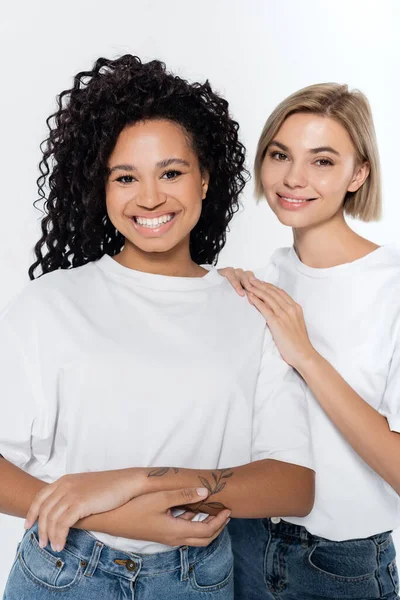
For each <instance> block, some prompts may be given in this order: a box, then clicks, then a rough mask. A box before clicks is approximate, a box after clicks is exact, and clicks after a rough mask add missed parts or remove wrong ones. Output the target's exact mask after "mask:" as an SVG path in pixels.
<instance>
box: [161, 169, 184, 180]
mask: <svg viewBox="0 0 400 600" xmlns="http://www.w3.org/2000/svg"><path fill="white" fill-rule="evenodd" d="M179 175H182V172H181V171H166V172H165V173H163V179H176V178H177V177H179Z"/></svg>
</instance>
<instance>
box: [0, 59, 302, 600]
mask: <svg viewBox="0 0 400 600" xmlns="http://www.w3.org/2000/svg"><path fill="white" fill-rule="evenodd" d="M48 123H49V127H50V135H49V138H48V140H47V143H46V144H45V147H44V156H43V160H42V162H41V173H42V176H41V177H40V178H39V182H38V183H39V191H40V196H41V198H42V199H45V208H46V212H47V214H46V216H45V217H44V219H43V221H42V237H41V239H40V240H39V242H38V244H37V245H36V261H35V262H34V264H33V265H32V267H31V268H30V276H31V278H32V279H35V281H34V282H32V283H31V284H30V285H29V286H27V288H26V289H25V290H24V291H23V292H22V294H21V295H20V296H19V297H18V298H17V299H16V300H15V301H14V302H12V303H11V305H10V306H9V307H8V308H7V309H6V310H5V311H4V312H3V314H2V315H1V319H0V333H1V336H0V339H1V343H0V365H1V366H0V380H1V386H2V392H3V393H2V394H1V398H2V400H1V402H2V419H1V423H0V452H1V454H2V456H3V458H2V459H1V460H0V477H1V480H2V482H4V483H3V485H2V486H1V491H0V510H1V511H2V512H4V513H9V514H12V515H15V516H20V517H26V523H25V527H26V529H27V531H26V533H25V535H24V537H23V540H22V542H21V544H20V546H19V550H18V552H17V556H16V559H15V562H14V565H13V567H12V570H11V573H10V576H9V580H8V584H7V587H6V592H5V599H6V600H16V599H18V600H26V599H29V600H36V599H40V600H46V599H50V598H53V597H54V593H57V592H64V593H67V594H68V597H70V598H75V599H77V600H80V599H83V598H84V599H85V600H92V599H96V600H98V599H100V598H107V599H109V598H120V599H122V598H135V599H136V600H147V599H150V598H151V599H152V600H154V599H156V598H163V600H166V599H168V598H171V599H172V598H173V599H178V598H186V599H189V598H196V597H199V593H201V595H202V597H204V598H206V597H207V598H213V597H214V596H217V597H218V598H220V599H221V600H225V599H231V598H232V597H233V578H232V553H231V548H230V542H229V537H228V534H227V532H226V530H225V525H226V523H227V520H228V517H229V514H232V515H233V516H238V517H262V516H273V515H278V514H279V515H282V514H283V515H298V516H301V515H305V514H307V513H308V512H309V511H310V509H311V506H312V503H313V471H312V470H311V469H310V468H309V467H311V466H312V463H311V459H310V449H309V431H308V418H307V408H306V402H305V395H304V387H303V383H302V381H301V379H300V378H299V377H298V376H297V374H296V373H295V372H294V371H293V370H292V369H291V368H290V367H288V366H287V365H286V363H285V362H284V361H283V360H282V359H281V357H280V356H279V353H278V352H277V350H276V348H275V346H274V344H273V343H272V341H271V338H270V337H268V336H267V334H265V323H264V320H263V318H262V316H261V315H260V314H258V313H257V312H256V311H254V310H253V309H252V307H250V306H249V305H248V303H246V302H244V301H243V299H241V298H239V297H238V296H237V295H236V294H235V292H234V291H233V290H232V288H231V287H230V285H229V284H228V283H227V282H226V280H225V279H224V278H223V277H221V276H220V275H219V274H218V272H217V271H216V270H215V269H214V268H213V267H212V266H211V265H212V264H213V262H214V261H215V259H216V257H217V255H218V252H219V251H220V250H221V248H222V247H223V245H224V243H225V235H226V229H227V225H228V223H229V221H230V219H231V217H232V215H233V213H234V212H235V210H236V208H237V203H238V195H239V194H240V192H241V190H242V188H243V185H244V183H245V178H246V174H247V172H246V170H245V168H244V148H243V146H242V145H241V143H240V142H239V140H238V135H237V131H238V125H237V123H236V122H235V121H233V120H232V119H231V117H230V116H229V112H228V104H227V102H226V101H225V100H224V99H222V98H220V97H219V96H217V95H216V94H215V93H214V92H213V91H212V89H211V87H210V85H209V84H208V83H207V82H206V83H205V84H198V83H195V84H189V83H188V82H186V81H184V80H182V79H181V78H179V77H176V76H174V75H172V74H170V73H168V72H167V71H166V69H165V66H164V65H163V64H162V63H160V62H159V61H152V62H150V63H147V64H142V63H141V61H140V60H139V59H138V58H137V57H133V56H130V55H127V56H123V57H121V58H119V59H117V60H114V61H113V60H105V59H99V60H98V61H97V62H96V64H95V66H94V68H93V70H92V71H89V72H83V73H79V74H78V75H77V76H76V77H75V80H74V86H73V88H72V89H70V90H67V91H65V92H63V93H62V94H61V95H60V96H59V105H58V111H57V112H56V113H55V114H54V115H53V116H52V117H51V118H50V119H49V121H48ZM47 188H48V190H49V191H48V197H47V198H46V195H47ZM201 263H205V264H207V265H209V266H208V267H207V268H205V267H203V266H200V265H201ZM37 273H39V274H42V275H43V276H42V277H39V278H37V279H36V274H37ZM256 384H257V389H256ZM283 389H284V393H285V396H286V397H287V398H285V400H286V401H285V403H283V402H282V393H283ZM258 390H260V391H258ZM283 410H284V413H283ZM288 411H289V416H287V415H288ZM253 418H254V425H253ZM283 423H284V426H283ZM278 425H279V427H278ZM251 461H253V462H251ZM165 465H168V466H165ZM236 465H241V466H239V467H237V466H236ZM199 486H201V487H199ZM189 505H190V506H189ZM176 507H178V509H176ZM173 509H176V511H175V510H173Z"/></svg>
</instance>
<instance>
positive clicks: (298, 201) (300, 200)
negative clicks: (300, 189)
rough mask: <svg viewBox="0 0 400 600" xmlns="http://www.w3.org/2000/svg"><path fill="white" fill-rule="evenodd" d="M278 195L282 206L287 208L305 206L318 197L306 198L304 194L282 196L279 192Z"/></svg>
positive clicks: (294, 208) (292, 208) (293, 208)
mask: <svg viewBox="0 0 400 600" xmlns="http://www.w3.org/2000/svg"><path fill="white" fill-rule="evenodd" d="M277 196H278V199H279V203H280V204H281V206H282V207H283V208H286V209H287V210H297V209H299V208H303V207H304V206H307V204H308V203H310V202H312V201H313V200H316V198H305V197H304V196H303V197H301V196H297V197H296V196H282V195H281V194H277Z"/></svg>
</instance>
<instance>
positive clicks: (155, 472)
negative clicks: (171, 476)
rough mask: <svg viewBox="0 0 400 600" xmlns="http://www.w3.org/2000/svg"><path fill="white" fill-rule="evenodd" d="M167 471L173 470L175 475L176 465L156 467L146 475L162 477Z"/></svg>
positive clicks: (177, 470) (177, 471) (176, 471)
mask: <svg viewBox="0 0 400 600" xmlns="http://www.w3.org/2000/svg"><path fill="white" fill-rule="evenodd" d="M168 471H173V472H174V473H175V475H176V474H177V473H179V469H177V468H176V467H157V468H156V469H152V470H151V471H150V473H149V474H148V475H147V477H162V476H163V475H166V474H167V473H168Z"/></svg>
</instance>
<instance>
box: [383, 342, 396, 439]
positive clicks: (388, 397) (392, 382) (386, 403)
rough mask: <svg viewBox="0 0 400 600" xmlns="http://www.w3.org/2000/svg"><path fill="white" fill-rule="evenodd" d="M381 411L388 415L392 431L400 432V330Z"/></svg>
mask: <svg viewBox="0 0 400 600" xmlns="http://www.w3.org/2000/svg"><path fill="white" fill-rule="evenodd" d="M379 413H380V414H381V415H383V416H384V417H386V419H387V422H388V423H389V427H390V429H391V431H395V432H397V433H400V332H399V333H398V334H397V339H396V343H395V347H394V352H393V356H392V359H391V361H390V367H389V373H388V377H387V380H386V388H385V392H384V395H383V399H382V402H381V405H380V407H379Z"/></svg>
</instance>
